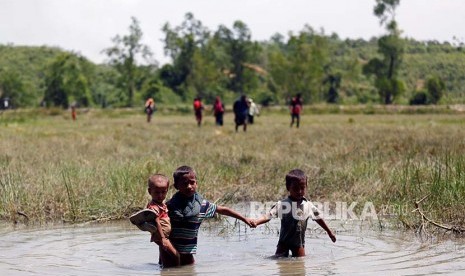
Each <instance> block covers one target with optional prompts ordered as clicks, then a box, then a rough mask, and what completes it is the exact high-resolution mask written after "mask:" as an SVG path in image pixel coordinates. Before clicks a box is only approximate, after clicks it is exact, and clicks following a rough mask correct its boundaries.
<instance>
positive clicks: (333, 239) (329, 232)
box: [315, 218, 336, 242]
mask: <svg viewBox="0 0 465 276" xmlns="http://www.w3.org/2000/svg"><path fill="white" fill-rule="evenodd" d="M315 222H316V223H318V225H320V226H321V228H323V229H324V230H325V231H326V233H328V236H329V237H330V238H331V240H332V241H333V242H336V236H335V235H334V233H333V232H332V231H331V229H329V227H328V225H327V224H326V222H325V221H324V220H323V219H322V218H320V219H316V220H315Z"/></svg>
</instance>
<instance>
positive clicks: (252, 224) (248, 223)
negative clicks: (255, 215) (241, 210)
mask: <svg viewBox="0 0 465 276" xmlns="http://www.w3.org/2000/svg"><path fill="white" fill-rule="evenodd" d="M244 222H245V223H246V224H247V225H248V226H250V227H251V228H255V227H257V225H256V224H255V221H254V220H253V219H251V218H246V219H245V221H244Z"/></svg>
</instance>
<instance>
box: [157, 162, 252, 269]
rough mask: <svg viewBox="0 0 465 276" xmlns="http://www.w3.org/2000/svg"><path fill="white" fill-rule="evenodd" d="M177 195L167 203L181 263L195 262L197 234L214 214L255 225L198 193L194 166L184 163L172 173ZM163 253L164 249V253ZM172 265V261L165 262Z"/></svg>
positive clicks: (172, 238) (173, 242) (175, 245)
mask: <svg viewBox="0 0 465 276" xmlns="http://www.w3.org/2000/svg"><path fill="white" fill-rule="evenodd" d="M173 178H174V187H175V188H176V190H178V191H177V192H176V194H174V195H173V197H172V198H171V199H170V200H169V201H168V202H167V205H168V215H169V217H170V219H171V234H170V241H171V243H172V244H173V246H174V247H175V248H176V250H177V251H178V252H179V254H180V257H181V265H187V264H193V263H194V254H196V253H197V235H198V230H199V227H200V224H201V223H202V221H203V220H204V219H206V218H211V217H213V216H214V215H215V213H219V214H222V215H225V216H230V217H233V218H236V219H239V220H242V221H243V222H244V223H246V224H247V225H249V226H252V220H251V219H249V218H245V217H244V216H242V215H241V214H239V213H237V212H236V211H234V210H231V209H229V208H227V207H224V206H220V205H216V204H214V203H211V202H209V201H208V200H206V199H204V198H203V197H202V196H201V195H200V194H198V193H197V192H196V189H197V177H196V173H195V171H194V169H192V168H191V167H189V166H181V167H179V168H177V169H176V171H175V172H174V173H173ZM162 254H163V252H162ZM164 266H165V267H166V266H170V264H168V263H167V264H164Z"/></svg>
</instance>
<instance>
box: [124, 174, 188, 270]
mask: <svg viewBox="0 0 465 276" xmlns="http://www.w3.org/2000/svg"><path fill="white" fill-rule="evenodd" d="M169 185H170V182H169V179H168V178H167V177H166V176H164V175H162V174H154V175H152V176H150V177H149V179H148V189H147V191H148V193H149V194H150V196H151V197H152V200H151V201H150V202H149V203H148V204H147V207H146V209H144V210H142V211H140V212H137V213H136V214H134V215H132V216H131V217H130V220H131V222H132V223H133V224H135V225H136V226H137V227H139V229H141V230H143V231H149V232H150V233H151V234H152V235H151V237H150V242H155V243H156V244H157V245H158V246H159V249H160V263H161V265H163V264H164V260H163V257H164V256H168V257H169V265H170V266H178V265H179V263H180V259H179V253H178V252H177V251H176V249H175V248H174V247H173V245H172V244H171V242H170V240H169V239H168V238H169V236H170V233H171V223H170V218H169V217H168V208H167V206H166V204H165V202H164V201H165V198H166V194H167V193H168V188H169ZM162 252H166V253H167V254H162Z"/></svg>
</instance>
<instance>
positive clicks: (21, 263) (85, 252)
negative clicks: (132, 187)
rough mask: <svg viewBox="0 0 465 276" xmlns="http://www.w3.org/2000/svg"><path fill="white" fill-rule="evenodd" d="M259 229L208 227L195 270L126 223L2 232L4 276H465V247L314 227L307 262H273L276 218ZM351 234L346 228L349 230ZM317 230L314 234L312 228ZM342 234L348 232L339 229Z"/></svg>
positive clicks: (388, 233)
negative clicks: (333, 237) (333, 233)
mask: <svg viewBox="0 0 465 276" xmlns="http://www.w3.org/2000/svg"><path fill="white" fill-rule="evenodd" d="M272 222H273V223H272V224H270V225H267V226H260V227H259V228H258V229H249V228H245V226H244V224H242V223H241V224H239V226H238V227H235V228H233V226H232V224H221V223H208V222H207V223H204V225H202V227H201V231H200V234H199V248H198V254H197V255H196V262H197V263H196V264H195V265H193V266H186V267H181V268H171V269H164V270H161V269H160V267H159V266H158V264H157V263H158V248H157V247H156V246H155V245H154V244H153V243H152V244H151V243H149V235H148V234H147V233H145V232H142V231H139V230H138V229H137V228H135V227H133V226H132V225H131V224H130V223H129V222H128V221H121V222H112V223H105V224H94V225H92V224H87V225H75V226H66V227H64V226H60V227H47V228H41V229H37V228H35V229H29V228H23V229H20V228H16V229H13V228H12V226H5V225H3V226H0V275H192V274H197V275H203V274H206V273H210V274H220V273H221V274H225V275H250V274H257V275H305V274H307V275H309V274H311V275H334V274H339V275H351V274H357V275H374V274H377V275H431V274H447V275H464V273H465V241H463V240H445V241H437V240H436V241H431V240H430V241H420V240H419V238H418V237H416V236H415V235H413V234H412V233H410V232H401V231H386V230H384V231H382V232H380V231H377V230H373V229H368V228H367V229H363V228H360V226H357V227H354V226H352V227H347V226H346V227H341V225H342V224H340V223H339V225H338V224H337V222H335V221H331V222H330V224H331V227H333V229H337V230H339V232H338V235H337V238H338V241H337V242H336V243H335V244H333V243H332V242H331V241H330V240H329V238H328V237H327V236H326V234H324V233H323V232H321V231H319V230H318V229H319V228H318V226H317V225H316V224H312V225H310V227H315V228H314V229H309V230H308V231H307V237H306V252H307V256H306V257H303V258H283V259H274V258H271V257H270V256H271V255H272V254H273V253H274V250H275V246H276V243H277V240H278V233H277V231H276V229H277V228H278V225H279V222H278V221H277V220H274V221H272ZM348 228H349V230H347V229H348ZM315 229H316V230H315ZM341 229H344V231H340V230H341Z"/></svg>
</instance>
